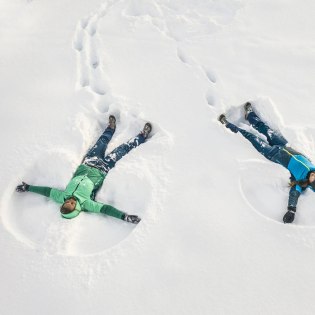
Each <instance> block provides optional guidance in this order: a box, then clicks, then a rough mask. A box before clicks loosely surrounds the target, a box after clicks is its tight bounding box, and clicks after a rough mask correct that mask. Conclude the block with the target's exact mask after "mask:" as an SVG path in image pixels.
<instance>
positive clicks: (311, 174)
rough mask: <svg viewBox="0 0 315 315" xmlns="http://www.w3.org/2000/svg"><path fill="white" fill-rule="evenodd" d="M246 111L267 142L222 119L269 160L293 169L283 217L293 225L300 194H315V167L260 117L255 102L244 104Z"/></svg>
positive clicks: (221, 117)
mask: <svg viewBox="0 0 315 315" xmlns="http://www.w3.org/2000/svg"><path fill="white" fill-rule="evenodd" d="M244 109H245V119H246V120H248V122H249V123H250V124H251V125H252V126H253V127H254V128H255V129H256V130H257V131H258V132H259V133H261V134H263V135H264V136H266V138H267V141H265V140H263V139H262V138H260V137H258V136H256V135H254V134H252V133H250V132H248V131H246V130H244V129H241V128H239V127H237V126H235V125H234V124H232V123H230V122H229V121H228V120H227V119H226V116H225V115H224V114H222V115H220V116H219V118H218V119H219V121H220V122H221V123H222V124H223V125H225V127H226V128H228V129H230V130H231V131H232V132H234V133H237V132H240V133H241V134H242V135H243V137H245V138H246V139H247V140H248V141H250V142H251V143H252V145H253V146H254V147H255V149H256V150H257V151H258V152H259V153H261V154H262V155H263V156H264V157H265V158H267V159H268V160H270V161H272V162H274V163H278V164H280V165H282V166H284V167H285V168H286V169H288V170H289V172H290V174H291V177H290V184H289V185H290V187H291V189H290V192H289V201H288V208H287V212H286V213H285V215H284V217H283V222H284V223H292V222H293V220H294V217H295V213H296V206H297V203H298V199H299V197H300V195H301V194H302V193H303V192H304V191H305V190H306V189H307V188H310V189H311V190H313V191H315V165H313V164H312V162H311V161H310V160H309V159H308V158H307V157H306V156H305V155H304V154H302V153H300V152H298V151H296V150H294V149H292V148H291V147H289V146H287V144H288V141H287V140H286V139H285V138H284V137H283V136H282V135H281V134H280V133H279V132H278V131H275V130H272V129H271V128H270V127H269V126H268V125H267V124H266V123H264V122H263V121H262V120H261V119H260V118H259V117H258V115H257V114H256V113H255V112H254V110H253V107H252V105H251V103H249V102H247V103H246V104H245V105H244Z"/></svg>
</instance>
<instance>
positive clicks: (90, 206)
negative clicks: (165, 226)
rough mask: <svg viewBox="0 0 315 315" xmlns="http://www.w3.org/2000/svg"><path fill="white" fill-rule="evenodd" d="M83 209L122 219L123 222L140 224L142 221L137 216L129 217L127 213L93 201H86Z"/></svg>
mask: <svg viewBox="0 0 315 315" xmlns="http://www.w3.org/2000/svg"><path fill="white" fill-rule="evenodd" d="M83 207H84V210H85V211H89V212H98V213H104V214H106V215H109V216H111V217H114V218H117V219H121V220H124V221H127V222H130V223H135V224H138V223H139V222H140V220H141V219H140V218H139V217H138V216H136V215H128V214H127V213H125V212H122V211H120V210H118V209H116V208H115V207H113V206H110V205H106V204H103V203H100V202H96V201H93V200H87V201H85V202H84V204H83Z"/></svg>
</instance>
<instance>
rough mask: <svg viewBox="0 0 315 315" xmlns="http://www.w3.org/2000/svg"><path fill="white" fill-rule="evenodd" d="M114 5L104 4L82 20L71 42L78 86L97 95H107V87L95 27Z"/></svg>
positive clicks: (111, 3)
mask: <svg viewBox="0 0 315 315" xmlns="http://www.w3.org/2000/svg"><path fill="white" fill-rule="evenodd" d="M114 3H115V1H112V2H110V3H106V4H104V5H103V6H102V7H101V9H100V10H99V11H98V12H97V13H95V14H92V15H90V16H89V17H87V18H83V19H82V20H81V21H80V22H79V23H78V26H77V30H76V34H75V37H74V41H73V47H74V49H75V50H76V51H77V52H78V63H79V65H78V71H79V80H78V81H79V85H80V86H81V87H84V88H89V89H90V90H91V91H92V92H94V93H96V94H98V95H105V94H107V93H108V92H109V87H108V86H107V84H106V82H105V80H104V75H103V73H102V67H101V61H100V56H99V54H98V50H97V47H98V41H99V39H98V36H97V27H98V23H99V20H100V19H101V18H102V17H103V16H104V15H105V14H106V13H107V11H108V9H109V8H110V7H111V6H112V5H113V4H114Z"/></svg>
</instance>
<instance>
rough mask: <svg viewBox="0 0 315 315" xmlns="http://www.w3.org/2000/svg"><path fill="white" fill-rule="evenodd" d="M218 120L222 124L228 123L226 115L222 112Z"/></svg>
mask: <svg viewBox="0 0 315 315" xmlns="http://www.w3.org/2000/svg"><path fill="white" fill-rule="evenodd" d="M218 121H219V122H220V123H221V124H222V125H226V124H227V123H228V121H227V119H226V116H225V115H224V114H221V115H220V116H219V117H218Z"/></svg>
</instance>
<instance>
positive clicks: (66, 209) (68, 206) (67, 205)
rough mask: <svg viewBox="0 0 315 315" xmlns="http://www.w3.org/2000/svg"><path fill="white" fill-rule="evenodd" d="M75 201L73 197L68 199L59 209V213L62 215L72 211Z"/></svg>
mask: <svg viewBox="0 0 315 315" xmlns="http://www.w3.org/2000/svg"><path fill="white" fill-rule="evenodd" d="M76 204H77V200H76V199H75V198H74V197H70V198H68V199H67V200H66V201H65V202H64V203H63V204H62V206H61V207H60V212H61V213H62V214H69V213H71V212H72V211H74V209H75V206H76Z"/></svg>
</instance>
